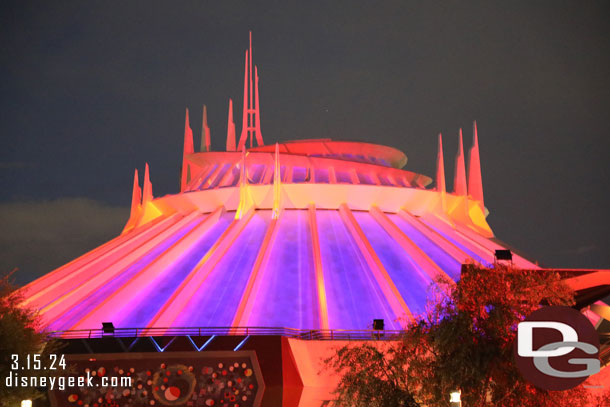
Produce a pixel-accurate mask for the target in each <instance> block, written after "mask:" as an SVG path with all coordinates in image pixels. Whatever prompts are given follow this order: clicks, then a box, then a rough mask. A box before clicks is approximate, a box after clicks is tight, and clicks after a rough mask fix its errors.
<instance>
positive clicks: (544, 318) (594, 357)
mask: <svg viewBox="0 0 610 407" xmlns="http://www.w3.org/2000/svg"><path fill="white" fill-rule="evenodd" d="M513 351H514V356H515V362H516V364H517V367H518V368H519V370H520V371H521V374H522V375H523V377H524V378H525V379H526V380H528V381H529V382H531V383H532V384H533V385H534V386H536V387H539V388H541V389H546V390H567V389H571V388H573V387H576V386H578V385H579V384H581V383H582V382H584V381H585V380H587V378H588V377H589V376H591V375H593V374H595V373H598V372H599V370H600V362H599V335H598V333H597V331H596V330H595V327H594V326H593V325H592V324H591V322H589V320H588V319H587V318H586V317H585V316H584V315H582V314H581V313H580V312H578V311H577V310H575V309H573V308H570V307H560V306H552V307H543V308H540V309H539V310H536V311H534V312H533V313H532V314H531V315H530V316H528V317H527V318H526V319H525V320H524V321H523V322H520V323H519V324H518V326H517V340H516V341H515V345H514V349H513Z"/></svg>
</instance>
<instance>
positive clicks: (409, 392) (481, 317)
mask: <svg viewBox="0 0 610 407" xmlns="http://www.w3.org/2000/svg"><path fill="white" fill-rule="evenodd" d="M431 290H432V292H431V294H432V295H431V297H432V299H433V300H432V302H431V303H430V304H429V306H428V310H427V312H426V314H425V315H421V316H419V317H417V318H416V319H415V320H413V321H410V322H409V323H407V330H406V332H405V334H404V335H403V337H402V338H401V340H399V341H396V342H392V343H388V344H387V345H386V347H385V349H383V348H378V347H374V346H372V345H370V344H361V345H348V346H346V347H344V348H342V349H340V350H339V351H338V352H337V353H336V354H335V355H334V356H333V357H332V358H330V359H328V360H327V361H326V362H327V365H328V367H329V368H330V369H333V370H334V371H336V372H337V373H338V374H340V375H341V377H342V379H341V381H340V383H339V385H338V388H337V389H336V392H335V395H336V397H337V401H338V403H339V405H345V406H348V405H354V406H391V405H392V406H401V405H404V406H414V405H428V406H449V393H450V392H451V391H453V390H456V389H460V390H461V392H462V397H461V398H462V402H463V405H464V406H469V407H470V406H478V407H486V406H505V407H544V406H553V407H557V406H559V407H561V406H566V407H567V406H581V405H582V406H585V405H587V403H588V402H593V400H590V397H589V395H588V393H587V391H586V389H585V388H584V387H583V386H582V385H581V386H578V387H576V388H575V389H573V390H569V391H562V392H552V391H544V390H541V389H538V388H536V387H534V386H532V385H530V384H529V383H527V382H526V381H525V380H524V379H523V378H522V377H521V375H520V373H519V372H518V370H517V368H516V366H515V365H514V363H513V353H512V352H513V351H512V349H513V341H514V339H515V333H516V326H517V324H518V323H519V322H520V321H522V320H523V319H524V318H525V317H526V316H527V315H529V314H530V313H532V312H533V311H534V310H536V309H538V308H539V306H540V305H541V304H545V305H572V304H573V303H574V293H573V292H572V291H571V289H570V288H569V287H568V286H567V285H566V284H565V283H563V282H562V281H561V278H560V276H559V275H558V274H557V273H555V272H550V271H538V270H533V271H532V270H522V269H518V268H514V267H511V266H507V265H504V264H495V265H494V267H493V268H486V267H482V266H479V265H475V264H466V265H464V266H463V267H462V274H461V279H460V280H459V281H458V282H457V283H454V282H452V281H447V280H442V279H441V280H437V281H436V282H435V283H434V284H433V286H432V288H431Z"/></svg>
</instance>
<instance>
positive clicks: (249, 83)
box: [237, 31, 263, 150]
mask: <svg viewBox="0 0 610 407" xmlns="http://www.w3.org/2000/svg"><path fill="white" fill-rule="evenodd" d="M254 69H255V72H252V31H250V45H249V48H248V50H247V51H246V61H245V63H244V110H243V120H242V126H241V136H240V137H239V144H238V146H237V148H238V149H239V150H241V148H242V146H245V145H246V142H247V141H248V139H249V140H250V148H252V147H253V146H254V138H255V137H256V144H257V145H258V146H262V145H263V136H262V135H261V130H260V112H259V99H258V71H257V69H256V66H255V67H254ZM253 74H254V80H253V77H252V75H253Z"/></svg>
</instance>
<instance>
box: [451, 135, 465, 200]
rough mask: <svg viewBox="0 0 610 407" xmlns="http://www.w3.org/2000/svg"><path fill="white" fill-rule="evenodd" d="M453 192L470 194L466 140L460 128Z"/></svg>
mask: <svg viewBox="0 0 610 407" xmlns="http://www.w3.org/2000/svg"><path fill="white" fill-rule="evenodd" d="M453 192H454V193H455V194H456V195H460V196H465V195H468V192H467V187H466V164H465V162H464V142H463V139H462V129H460V139H459V142H458V152H457V155H456V156H455V174H454V178H453Z"/></svg>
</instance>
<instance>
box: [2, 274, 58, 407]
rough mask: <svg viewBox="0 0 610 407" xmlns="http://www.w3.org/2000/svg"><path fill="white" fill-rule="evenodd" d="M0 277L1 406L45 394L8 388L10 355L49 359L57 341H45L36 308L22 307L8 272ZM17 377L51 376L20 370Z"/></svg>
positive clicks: (19, 294) (21, 299)
mask: <svg viewBox="0 0 610 407" xmlns="http://www.w3.org/2000/svg"><path fill="white" fill-rule="evenodd" d="M11 274H12V273H9V274H7V275H3V276H1V277H0V379H1V382H0V406H18V405H20V402H21V400H25V399H32V400H34V399H38V398H41V397H44V392H43V391H39V390H37V389H36V388H31V387H7V386H6V381H5V379H6V377H7V376H8V375H9V374H10V373H11V362H12V359H11V355H13V354H16V355H19V359H20V361H23V360H25V358H26V357H27V355H30V356H31V355H34V354H37V353H38V354H41V355H42V356H41V360H42V361H43V364H42V366H44V365H45V364H44V361H48V360H49V358H48V357H47V355H48V354H49V353H56V352H57V350H58V349H59V344H58V343H57V342H55V341H48V340H47V335H46V334H45V333H44V332H42V330H41V327H40V323H39V316H38V314H37V313H36V312H35V311H32V310H30V309H27V308H21V307H19V306H18V305H19V304H20V303H21V302H22V301H23V295H22V294H21V292H20V291H18V290H17V289H16V287H15V286H14V285H13V284H12V283H11V281H10V275H11ZM17 373H18V374H19V375H20V376H41V375H45V376H50V375H52V373H51V372H50V371H49V370H47V371H43V370H42V369H41V370H20V371H18V372H17Z"/></svg>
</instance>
